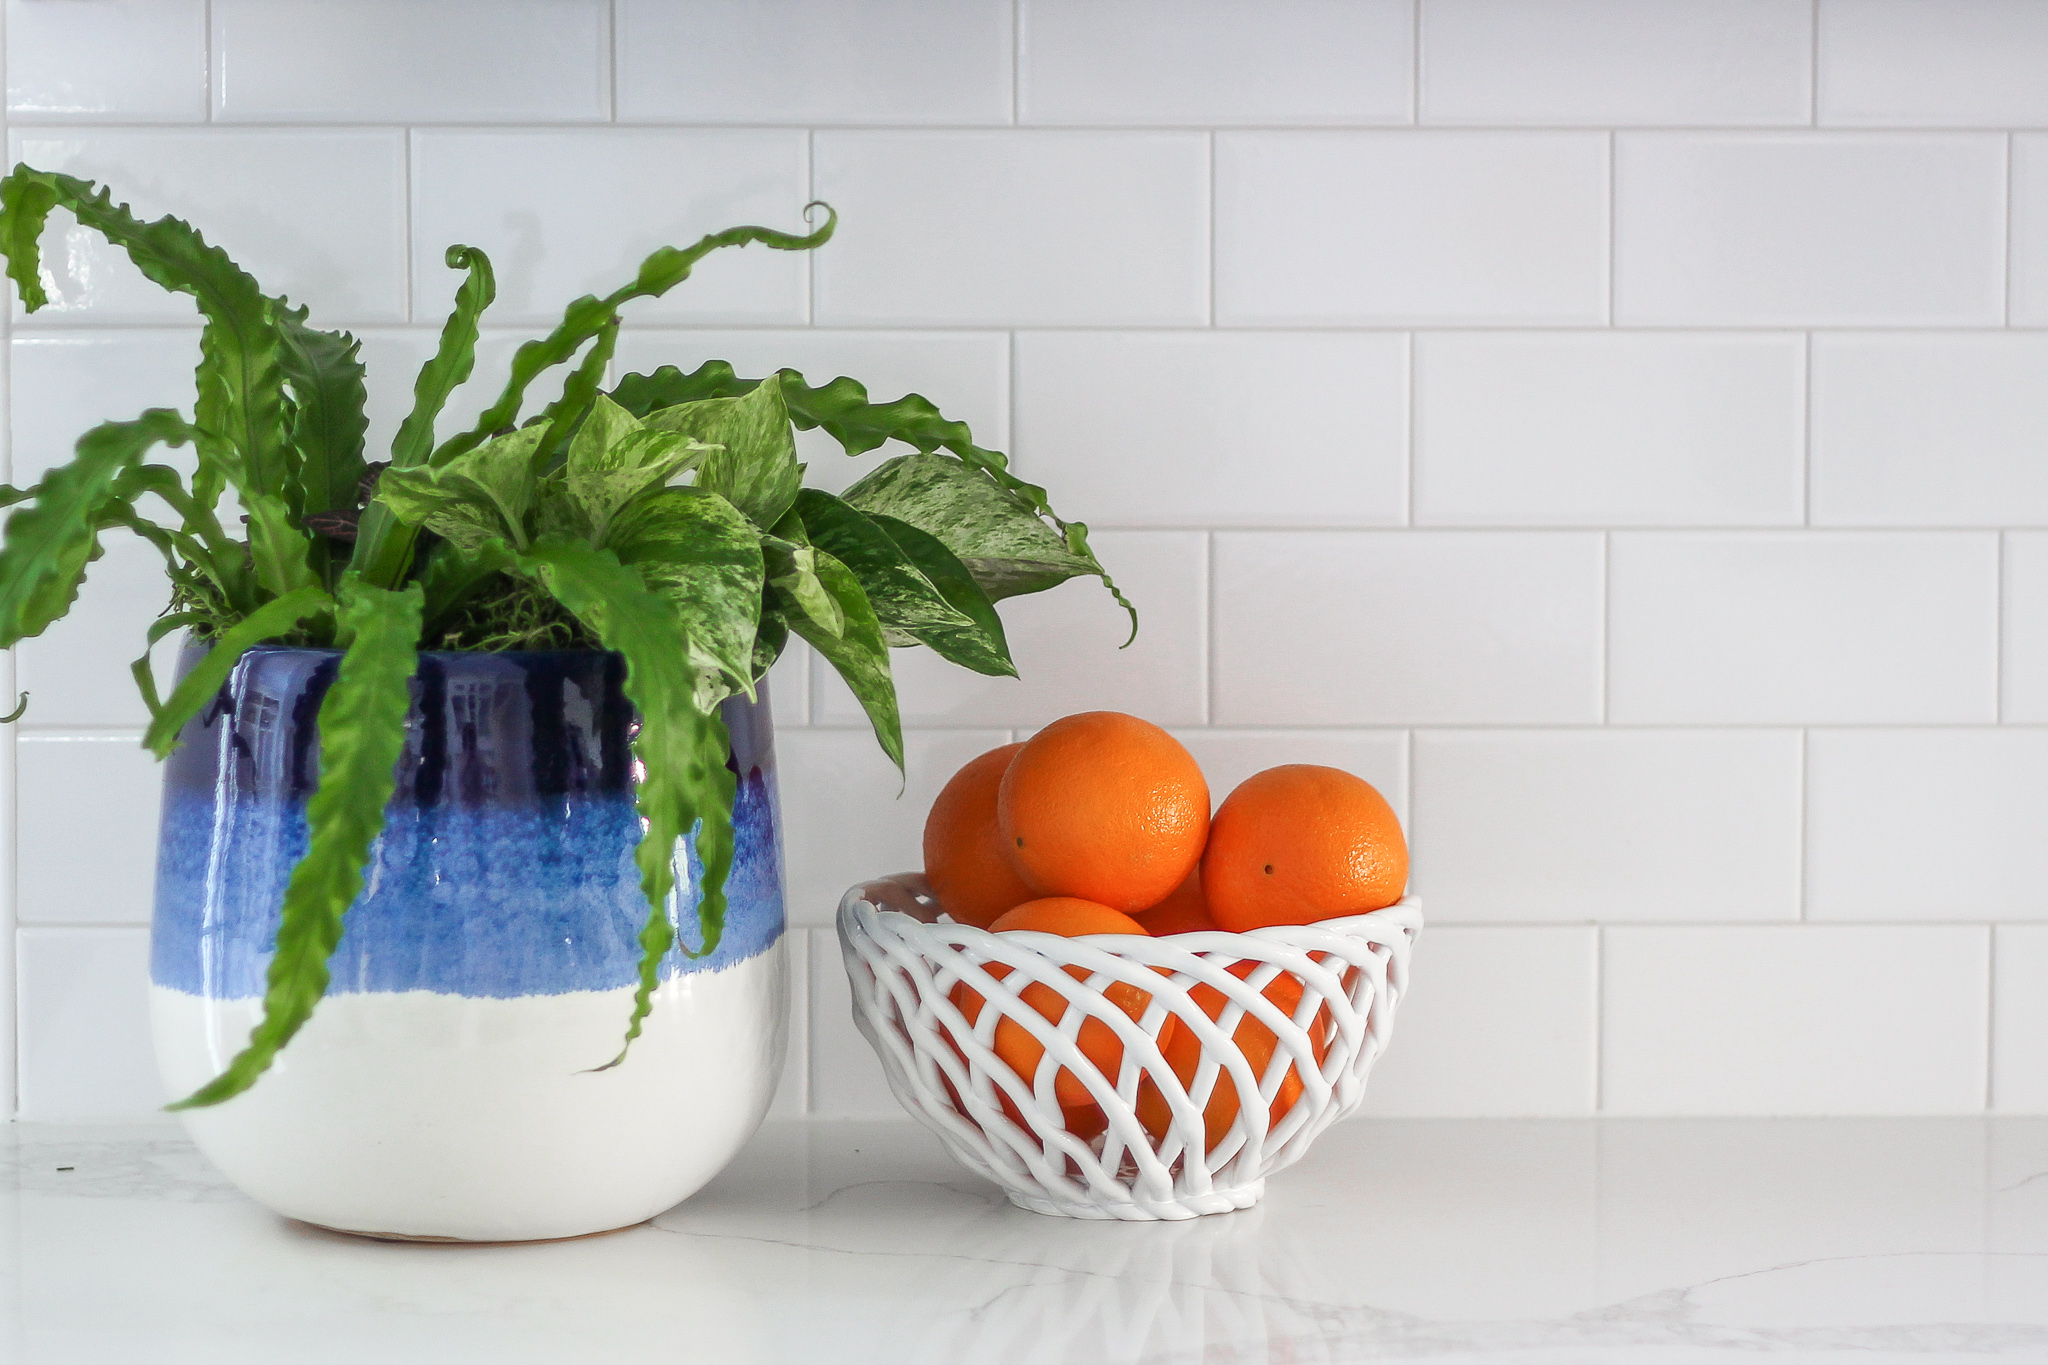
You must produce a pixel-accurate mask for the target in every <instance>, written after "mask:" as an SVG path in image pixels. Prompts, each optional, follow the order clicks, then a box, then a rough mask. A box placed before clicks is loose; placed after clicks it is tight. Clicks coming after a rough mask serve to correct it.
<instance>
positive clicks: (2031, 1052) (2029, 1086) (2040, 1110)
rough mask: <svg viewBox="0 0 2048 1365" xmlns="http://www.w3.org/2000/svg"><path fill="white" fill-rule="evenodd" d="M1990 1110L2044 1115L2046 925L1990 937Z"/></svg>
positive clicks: (2003, 929) (2047, 1081)
mask: <svg viewBox="0 0 2048 1365" xmlns="http://www.w3.org/2000/svg"><path fill="white" fill-rule="evenodd" d="M1993 932H1994V933H1995V935H1996V941H1995V943H1994V945H1993V952H1994V954H1995V958H1994V965H1995V966H1996V969H1997V970H1996V973H1995V975H1994V977H1993V980H1992V985H1991V1007H1992V1014H1991V1107H1992V1108H1993V1109H1995V1110H1997V1111H1998V1112H1999V1113H2002V1114H2048V991H2044V990H2042V989H2041V983H2042V982H2043V981H2048V924H2001V925H1999V926H1998V928H1997V929H1996V930H1994V931H1993Z"/></svg>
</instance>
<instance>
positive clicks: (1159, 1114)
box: [1138, 962, 1330, 1149]
mask: <svg viewBox="0 0 2048 1365" xmlns="http://www.w3.org/2000/svg"><path fill="white" fill-rule="evenodd" d="M1258 965H1259V964H1258V963H1256V962H1240V963H1238V964H1237V965H1235V966H1233V967H1231V968H1229V969H1228V970H1229V972H1230V974H1231V975H1232V976H1235V977H1238V978H1240V979H1242V978H1246V977H1249V976H1250V975H1251V974H1252V972H1253V970H1255V969H1256V968H1257V967H1258ZM1262 994H1264V996H1265V997H1266V999H1268V1000H1270V1001H1272V1002H1273V1006H1274V1008H1276V1009H1278V1010H1279V1011H1280V1012H1281V1013H1282V1014H1284V1015H1287V1016H1288V1017H1289V1018H1292V1017H1293V1016H1294V1012H1295V1010H1297V1009H1299V1008H1300V1006H1301V980H1300V978H1298V977H1293V976H1288V975H1287V974H1286V973H1284V972H1283V973H1282V974H1281V975H1279V976H1276V977H1274V978H1273V980H1272V982H1271V983H1270V984H1268V985H1267V987H1266V989H1265V990H1264V991H1263V992H1262ZM1188 997H1189V998H1190V999H1192V1000H1193V1001H1194V1002H1195V1004H1196V1005H1197V1006H1199V1007H1200V1009H1201V1011H1202V1013H1204V1014H1206V1015H1208V1016H1209V1017H1210V1018H1211V1019H1218V1018H1221V1017H1222V1015H1223V1010H1224V1007H1225V1005H1226V1004H1227V1003H1228V1002H1227V1001H1226V1000H1225V998H1224V996H1223V992H1221V991H1219V990H1217V989H1216V988H1215V987H1214V986H1201V985H1196V986H1190V987H1188ZM1328 1013H1329V1010H1328V1008H1327V1007H1325V1008H1324V1009H1321V1010H1318V1011H1317V1012H1316V1017H1315V1018H1314V1019H1313V1020H1311V1021H1310V1022H1309V1028H1308V1036H1309V1044H1310V1047H1311V1048H1312V1049H1313V1051H1314V1054H1315V1058H1316V1060H1317V1061H1318V1062H1320V1061H1322V1059H1323V1058H1324V1057H1326V1056H1328V1055H1329V1051H1330V1036H1329V1026H1328V1024H1327V1023H1326V1022H1325V1016H1326V1015H1327V1014H1328ZM1176 1022H1178V1021H1176ZM1162 1037H1163V1038H1164V1041H1163V1042H1162V1043H1161V1046H1160V1051H1161V1052H1163V1053H1165V1055H1166V1062H1167V1065H1168V1066H1171V1067H1172V1068H1173V1074H1174V1075H1176V1076H1178V1077H1179V1078H1180V1083H1181V1085H1182V1086H1183V1087H1186V1086H1190V1085H1193V1084H1194V1080H1195V1068H1196V1067H1198V1066H1200V1065H1201V1062H1202V1040H1201V1039H1200V1038H1198V1037H1196V1036H1195V1033H1194V1031H1193V1030H1192V1029H1178V1030H1176V1031H1175V1032H1174V1034H1173V1036H1172V1037H1170V1038H1165V1037H1164V1035H1163V1034H1162ZM1230 1041H1231V1042H1232V1043H1233V1044H1234V1045H1235V1046H1236V1047H1237V1050H1238V1051H1240V1052H1242V1053H1243V1054H1244V1059H1245V1062H1246V1063H1247V1064H1248V1065H1249V1066H1250V1067H1251V1069H1252V1075H1253V1076H1256V1077H1258V1078H1259V1080H1260V1082H1261V1083H1262V1084H1263V1083H1264V1080H1265V1076H1266V1067H1267V1065H1268V1064H1269V1063H1270V1062H1271V1061H1272V1060H1273V1054H1274V1053H1275V1052H1276V1051H1278V1050H1279V1047H1280V1040H1279V1039H1278V1038H1277V1037H1275V1036H1274V1033H1273V1030H1272V1029H1270V1028H1267V1027H1266V1026H1265V1025H1264V1024H1262V1023H1260V1022H1259V1021H1258V1020H1256V1019H1254V1018H1252V1016H1251V1015H1250V1014H1249V1013H1247V1014H1244V1015H1242V1016H1240V1017H1239V1019H1238V1023H1237V1027H1236V1028H1235V1029H1233V1030H1231V1034H1230ZM1301 1092H1302V1080H1301V1073H1300V1071H1299V1070H1298V1069H1297V1068H1296V1064H1295V1063H1293V1062H1289V1063H1288V1064H1287V1074H1286V1075H1285V1076H1283V1077H1281V1079H1280V1089H1279V1090H1278V1091H1277V1092H1275V1094H1274V1096H1273V1104H1272V1107H1271V1108H1270V1109H1269V1110H1268V1111H1267V1113H1268V1119H1267V1122H1268V1124H1269V1128H1268V1131H1269V1132H1270V1131H1271V1128H1270V1125H1271V1124H1277V1123H1279V1122H1280V1120H1281V1118H1282V1117H1284V1116H1285V1115H1286V1113H1287V1111H1288V1110H1290V1109H1292V1108H1294V1105H1295V1102H1296V1101H1297V1100H1299V1099H1300V1098H1301ZM1237 1110H1238V1098H1237V1083H1236V1082H1235V1081H1233V1080H1231V1078H1230V1073H1229V1072H1228V1071H1225V1070H1219V1071H1218V1072H1217V1073H1216V1086H1215V1089H1213V1090H1211V1091H1210V1092H1209V1103H1208V1104H1207V1105H1205V1106H1204V1107H1203V1110H1202V1128H1203V1133H1204V1136H1205V1138H1206V1140H1207V1143H1208V1149H1213V1148H1214V1147H1215V1146H1216V1144H1217V1143H1219V1142H1221V1141H1222V1140H1223V1138H1224V1135H1225V1134H1227V1133H1228V1132H1229V1131H1230V1125H1231V1124H1232V1123H1234V1122H1236V1120H1237ZM1138 1121H1139V1122H1140V1123H1142V1124H1144V1125H1145V1131H1146V1132H1148V1133H1150V1134H1152V1136H1153V1137H1155V1138H1158V1137H1163V1136H1165V1134H1166V1130H1167V1129H1168V1128H1169V1127H1170V1126H1171V1125H1172V1123H1173V1110H1172V1109H1171V1108H1170V1107H1168V1105H1167V1103H1166V1097H1165V1096H1164V1095H1162V1094H1160V1093H1159V1090H1158V1087H1156V1086H1154V1085H1153V1084H1152V1082H1151V1080H1150V1078H1149V1077H1148V1078H1147V1079H1145V1080H1143V1081H1141V1082H1139V1084H1138Z"/></svg>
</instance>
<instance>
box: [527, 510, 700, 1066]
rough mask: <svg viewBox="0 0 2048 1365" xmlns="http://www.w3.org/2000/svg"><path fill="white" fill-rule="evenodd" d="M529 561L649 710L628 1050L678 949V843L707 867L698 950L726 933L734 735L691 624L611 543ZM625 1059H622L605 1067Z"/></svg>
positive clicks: (562, 547)
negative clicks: (667, 960) (706, 683)
mask: <svg viewBox="0 0 2048 1365" xmlns="http://www.w3.org/2000/svg"><path fill="white" fill-rule="evenodd" d="M522 562H523V563H525V564H526V565H528V566H530V567H531V568H533V569H535V570H537V571H538V573H539V574H540V577H541V581H542V582H543V583H544V584H545V585H546V587H547V589H548V591H549V592H551V593H553V594H554V596H555V600H557V601H559V602H560V603H561V604H562V605H563V606H565V607H567V608H568V609H569V610H570V611H572V612H575V613H576V615H577V616H579V617H581V618H582V619H583V620H584V621H587V622H590V623H591V624H593V625H595V626H596V627H597V630H598V634H599V636H600V637H601V638H602V639H603V640H604V643H605V647H606V648H608V649H614V650H617V651H618V652H619V653H620V654H622V655H624V656H625V659H626V696H627V697H628V699H630V700H631V701H632V703H633V705H634V707H635V708H637V709H638V711H639V713H640V733H639V735H638V737H636V738H635V739H634V741H633V753H634V755H635V756H636V757H637V758H638V759H639V760H640V764H641V768H642V774H643V775H642V777H641V779H640V785H639V790H638V793H637V797H638V801H639V806H640V818H641V821H642V822H643V824H644V826H645V833H643V834H642V835H641V838H640V847H639V849H638V851H637V853H636V854H635V858H636V860H637V861H638V862H639V864H640V889H641V890H642V892H644V893H645V894H646V897H647V904H648V907H649V913H648V918H647V926H646V928H644V929H643V930H642V931H641V934H640V949H641V954H640V985H639V989H638V990H637V991H636V992H635V993H634V996H633V1017H632V1020H631V1021H630V1022H629V1023H628V1025H627V1028H626V1040H625V1041H626V1047H631V1046H632V1043H633V1040H634V1039H635V1038H637V1037H639V1036H640V1025H641V1021H642V1020H644V1019H645V1018H646V1017H647V1012H648V1010H649V1008H650V1007H651V1004H652V1001H653V997H654V991H655V988H656V986H657V985H658V984H659V972H660V968H661V959H662V958H663V957H664V956H665V955H666V954H667V953H668V950H669V949H670V948H671V947H673V946H674V945H675V926H674V925H673V924H672V923H671V921H670V918H669V914H670V912H669V896H670V893H671V892H673V891H674V889H675V859H676V851H677V845H678V843H679V842H680V841H681V840H682V839H683V838H684V837H685V836H686V835H690V834H691V833H692V831H693V830H694V831H695V842H696V849H697V860H698V862H699V863H700V864H701V865H702V867H703V869H704V878H703V898H702V900H700V901H699V903H698V908H697V914H698V922H699V924H700V925H701V926H702V929H703V944H704V946H703V948H702V949H701V951H700V952H699V954H698V955H699V956H705V955H708V954H710V953H711V952H713V951H715V950H716V949H717V947H718V940H719V938H720V936H721V935H722V934H723V933H724V929H725V878H726V874H727V873H728V872H729V871H730V870H731V868H732V841H733V836H732V806H733V800H734V798H735V796H736V795H737V792H738V783H737V780H736V779H735V778H734V776H733V772H732V769H730V768H729V767H727V766H726V760H727V757H728V756H729V754H730V752H731V739H730V737H729V736H728V735H727V734H726V730H725V723H724V722H723V721H722V720H720V719H719V716H718V707H717V705H716V703H715V702H714V703H711V704H709V705H707V704H705V703H704V702H703V701H702V700H701V696H700V691H699V678H698V675H697V674H696V672H695V670H693V669H692V668H691V667H690V666H689V665H688V663H687V662H686V661H685V660H686V657H687V654H688V652H689V646H688V644H687V642H686V641H685V640H684V639H683V638H682V637H683V635H684V628H683V626H682V624H681V622H680V621H679V620H678V619H677V617H676V615H675V613H674V612H672V611H670V610H669V608H668V605H667V603H665V602H663V601H662V600H661V598H659V597H657V596H656V595H655V594H654V593H652V592H650V591H649V590H648V589H647V587H646V586H645V585H643V584H642V583H641V581H640V579H639V576H638V575H636V574H635V573H634V572H633V570H631V569H629V568H627V567H626V566H625V565H624V564H621V563H620V562H619V559H618V556H616V555H614V554H613V553H612V552H611V551H609V550H601V549H595V548H593V547H591V546H588V545H577V544H574V543H572V542H569V541H565V540H554V539H547V540H543V541H541V542H539V543H537V544H535V545H534V547H533V548H532V549H531V550H529V551H528V552H527V553H526V554H525V555H524V556H522ZM625 1058H626V1049H625V1048H624V1047H622V1048H621V1049H620V1051H619V1055H618V1056H617V1057H615V1058H613V1059H612V1061H611V1062H609V1063H608V1064H607V1065H610V1066H616V1065H618V1064H619V1063H620V1062H622V1061H624V1060H625Z"/></svg>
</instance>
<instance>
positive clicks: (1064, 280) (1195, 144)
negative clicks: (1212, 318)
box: [813, 131, 1209, 327]
mask: <svg viewBox="0 0 2048 1365" xmlns="http://www.w3.org/2000/svg"><path fill="white" fill-rule="evenodd" d="M814 145H815V148H816V157H817V167H816V175H815V178H814V180H813V187H814V189H815V191H816V196H817V197H818V198H820V199H823V200H826V201H827V202H829V203H830V204H832V205H833V207H835V208H837V209H838V210H839V212H840V214H841V223H840V228H839V234H838V236H836V237H835V238H834V239H833V240H832V242H831V244H830V245H828V246H826V247H825V248H824V249H823V250H822V251H820V252H819V254H818V257H817V262H816V267H815V268H816V271H817V317H818V321H819V322H821V323H828V324H831V325H834V326H846V325H852V326H878V327H894V326H904V327H916V326H926V325H938V326H946V325H963V324H965V325H975V324H979V325H982V326H987V325H990V324H996V325H1017V326H1060V325H1076V326H1085V325H1112V326H1113V325H1119V324H1122V325H1132V326H1154V325H1168V326H1171V325H1175V324H1196V325H1199V324H1201V323H1203V322H1205V321H1207V318H1208V307H1209V301H1208V280H1209V265H1208V255H1209V229H1208V223H1209V213H1208V200H1209V143H1208V139H1207V138H1206V137H1204V136H1202V135H1201V134H1199V133H1098V132H1042V131H1030V132H1024V131H1017V132H986V133H982V132H915V133H913V132H875V133H867V132H821V133H818V134H817V135H816V136H815V139H814Z"/></svg>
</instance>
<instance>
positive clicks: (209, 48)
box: [199, 0, 214, 123]
mask: <svg viewBox="0 0 2048 1365" xmlns="http://www.w3.org/2000/svg"><path fill="white" fill-rule="evenodd" d="M199 22H200V23H201V24H202V25H204V26H205V29H206V33H205V41H204V42H203V43H202V44H201V49H202V51H203V52H204V54H205V60H206V79H205V80H204V81H203V82H201V84H202V86H203V87H204V89H205V92H206V118H205V121H206V122H207V123H212V122H213V121H214V118H213V0H206V3H205V4H204V5H203V6H201V7H200V12H199Z"/></svg>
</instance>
